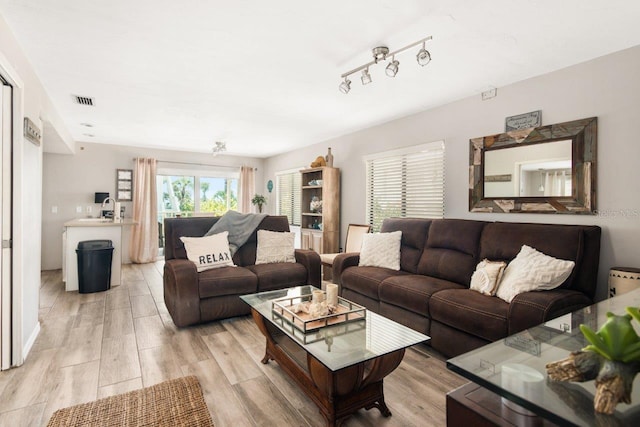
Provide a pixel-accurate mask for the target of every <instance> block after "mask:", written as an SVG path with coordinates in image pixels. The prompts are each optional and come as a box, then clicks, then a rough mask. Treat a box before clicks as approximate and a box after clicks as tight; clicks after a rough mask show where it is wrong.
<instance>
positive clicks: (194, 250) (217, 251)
mask: <svg viewBox="0 0 640 427" xmlns="http://www.w3.org/2000/svg"><path fill="white" fill-rule="evenodd" d="M228 235H229V233H228V232H226V231H224V232H222V233H218V234H212V235H210V236H204V237H181V238H180V240H182V243H184V248H185V250H186V251H187V258H188V259H189V261H191V262H193V263H194V264H195V265H196V268H197V269H198V273H200V272H202V271H205V270H210V269H212V268H220V267H226V266H230V267H233V266H234V265H235V264H234V263H233V261H232V260H231V252H230V250H229V240H228V239H227V236H228Z"/></svg>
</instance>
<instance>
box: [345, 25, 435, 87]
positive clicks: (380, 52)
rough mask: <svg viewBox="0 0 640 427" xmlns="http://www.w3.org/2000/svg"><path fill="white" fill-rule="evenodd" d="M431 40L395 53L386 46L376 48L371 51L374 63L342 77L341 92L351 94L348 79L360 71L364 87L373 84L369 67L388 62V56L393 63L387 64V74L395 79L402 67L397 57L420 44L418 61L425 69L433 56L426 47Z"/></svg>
mask: <svg viewBox="0 0 640 427" xmlns="http://www.w3.org/2000/svg"><path fill="white" fill-rule="evenodd" d="M431 38H432V37H431V36H429V37H425V38H424V39H420V40H418V41H416V42H413V43H411V44H410V45H407V46H405V47H403V48H401V49H398V50H395V51H393V52H389V48H388V47H386V46H378V47H374V48H373V49H372V51H371V52H372V54H373V61H371V62H368V63H366V64H364V65H361V66H359V67H358V68H354V69H353V70H351V71H348V72H346V73H344V74H343V75H342V76H341V77H342V78H343V79H344V81H343V82H342V83H340V85H339V86H338V88H339V89H340V92H342V93H344V94H347V93H349V91H350V90H351V80H349V79H348V77H349V76H350V75H352V74H355V73H357V72H358V71H362V76H361V77H360V80H361V81H362V84H363V85H366V84H369V83H371V74H369V66H371V65H374V64H377V63H378V62H380V61H386V60H387V57H388V56H391V61H390V62H389V63H388V64H387V67H386V68H385V73H386V74H387V76H389V77H395V76H396V74H398V68H399V66H400V62H399V61H397V60H396V58H395V56H396V55H397V54H399V53H401V52H404V51H405V50H407V49H410V48H412V47H414V46H418V45H420V44H422V48H421V49H420V50H419V51H418V54H417V55H416V60H417V61H418V64H420V65H421V66H423V67H424V66H425V65H427V64H428V63H429V62H431V54H430V53H429V51H428V50H427V47H426V44H427V41H429V40H431Z"/></svg>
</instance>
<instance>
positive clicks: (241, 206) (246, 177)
mask: <svg viewBox="0 0 640 427" xmlns="http://www.w3.org/2000/svg"><path fill="white" fill-rule="evenodd" d="M238 185H239V187H240V190H239V193H240V194H239V196H240V197H239V199H238V210H239V211H240V212H241V213H251V212H253V211H254V210H255V207H254V206H252V205H251V199H253V195H254V194H255V191H256V175H255V172H254V169H253V167H251V166H242V167H241V168H240V181H239V182H238Z"/></svg>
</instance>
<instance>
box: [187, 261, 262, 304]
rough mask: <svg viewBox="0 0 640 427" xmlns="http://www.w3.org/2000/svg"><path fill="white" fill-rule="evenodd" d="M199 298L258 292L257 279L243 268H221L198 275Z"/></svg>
mask: <svg viewBox="0 0 640 427" xmlns="http://www.w3.org/2000/svg"><path fill="white" fill-rule="evenodd" d="M198 288H199V289H198V290H199V292H200V298H210V297H217V296H222V295H244V294H251V293H255V292H256V291H257V290H258V278H257V277H256V275H255V274H253V273H252V272H251V271H249V270H247V269H246V268H243V267H221V268H214V269H212V270H207V271H203V272H202V273H198Z"/></svg>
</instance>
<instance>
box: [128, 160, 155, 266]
mask: <svg viewBox="0 0 640 427" xmlns="http://www.w3.org/2000/svg"><path fill="white" fill-rule="evenodd" d="M156 194H157V193H156V160H155V159H136V160H135V170H134V182H133V220H134V221H135V222H136V223H137V224H135V225H134V226H133V227H132V231H131V261H133V262H136V263H145V262H154V261H155V260H156V257H157V256H158V206H157V202H156V198H157V196H156Z"/></svg>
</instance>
